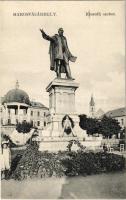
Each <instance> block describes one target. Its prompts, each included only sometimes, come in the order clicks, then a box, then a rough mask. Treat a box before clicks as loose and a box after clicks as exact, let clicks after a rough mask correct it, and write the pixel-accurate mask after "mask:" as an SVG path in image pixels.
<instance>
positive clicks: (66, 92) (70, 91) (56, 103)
mask: <svg viewBox="0 0 126 200" xmlns="http://www.w3.org/2000/svg"><path fill="white" fill-rule="evenodd" d="M78 87H79V84H78V83H76V82H74V81H73V80H68V79H57V78H56V79H54V80H53V81H52V82H51V83H50V84H49V85H48V86H47V88H46V91H47V92H49V109H50V111H51V110H54V113H55V114H62V115H63V114H64V115H65V114H75V113H76V110H75V91H76V89H77V88H78Z"/></svg>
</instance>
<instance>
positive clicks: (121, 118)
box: [105, 107, 126, 128]
mask: <svg viewBox="0 0 126 200" xmlns="http://www.w3.org/2000/svg"><path fill="white" fill-rule="evenodd" d="M105 115H106V116H107V117H111V118H113V119H116V120H117V121H118V122H119V124H120V126H121V127H122V128H124V127H126V108H125V107H123V108H118V109H115V110H110V111H108V112H107V113H105Z"/></svg>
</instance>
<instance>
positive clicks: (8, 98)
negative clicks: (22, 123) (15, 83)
mask: <svg viewBox="0 0 126 200" xmlns="http://www.w3.org/2000/svg"><path fill="white" fill-rule="evenodd" d="M10 102H18V103H25V104H28V105H30V100H29V96H28V94H27V93H26V92H25V91H24V90H20V89H18V88H16V89H12V90H9V91H8V92H7V94H6V95H5V96H4V98H3V99H2V104H4V103H10Z"/></svg>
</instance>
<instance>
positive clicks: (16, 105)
mask: <svg viewBox="0 0 126 200" xmlns="http://www.w3.org/2000/svg"><path fill="white" fill-rule="evenodd" d="M48 112H49V109H48V108H47V107H46V106H44V105H43V104H42V103H40V102H35V101H30V98H29V96H28V94H27V93H26V92H25V91H23V90H21V89H19V83H18V81H17V82H16V87H15V89H12V90H9V91H8V92H7V94H6V95H5V96H4V97H2V98H1V106H0V118H1V119H0V120H1V126H2V127H5V126H8V127H9V126H15V125H16V124H17V123H19V122H20V123H21V122H23V121H24V120H25V121H27V122H30V123H32V124H33V126H35V127H37V128H39V129H44V128H45V127H46V124H47V120H46V115H47V113H48Z"/></svg>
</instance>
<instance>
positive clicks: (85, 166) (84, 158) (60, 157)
mask: <svg viewBox="0 0 126 200" xmlns="http://www.w3.org/2000/svg"><path fill="white" fill-rule="evenodd" d="M124 167H125V159H124V157H122V156H119V155H115V154H108V153H102V152H99V153H93V152H90V153H86V152H84V151H82V150H80V151H78V152H74V151H71V152H69V151H64V152H61V151H59V152H58V153H49V152H40V151H38V145H37V144H34V145H29V146H28V147H27V149H26V150H25V151H24V153H23V155H22V157H21V159H20V161H19V162H18V164H17V167H16V169H15V171H13V173H12V176H11V178H14V179H16V180H23V179H27V178H36V177H38V178H46V177H52V176H56V177H61V176H79V175H82V176H85V175H91V174H98V173H102V172H113V171H121V170H123V169H124Z"/></svg>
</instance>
